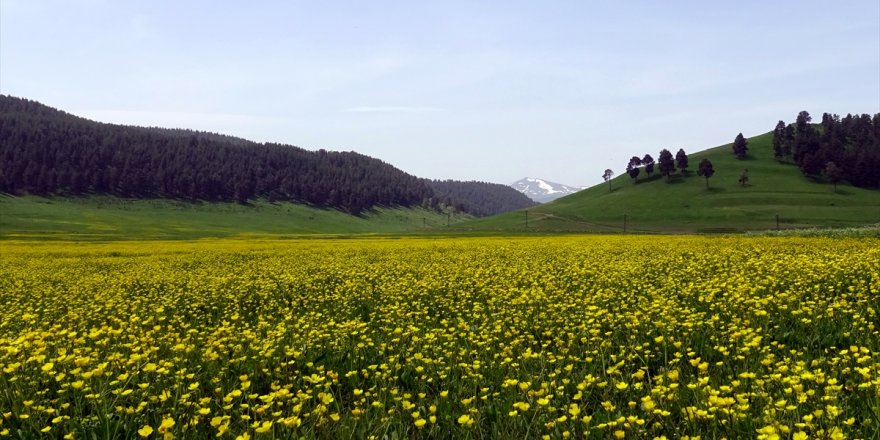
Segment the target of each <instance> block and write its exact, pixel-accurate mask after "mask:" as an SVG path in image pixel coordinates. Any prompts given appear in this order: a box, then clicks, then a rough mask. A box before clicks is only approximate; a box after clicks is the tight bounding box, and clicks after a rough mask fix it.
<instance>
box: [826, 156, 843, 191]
mask: <svg viewBox="0 0 880 440" xmlns="http://www.w3.org/2000/svg"><path fill="white" fill-rule="evenodd" d="M823 174H825V178H826V179H828V181H829V182H831V183H832V184H834V192H837V184H838V183H840V181H841V180H843V170H842V169H840V167H839V166H837V164H836V163H834V162H828V163H826V164H825V170H824V171H823Z"/></svg>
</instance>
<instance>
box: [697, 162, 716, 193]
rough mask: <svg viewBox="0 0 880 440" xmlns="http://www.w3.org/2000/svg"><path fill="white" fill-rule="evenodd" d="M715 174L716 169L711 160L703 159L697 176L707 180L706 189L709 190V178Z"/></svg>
mask: <svg viewBox="0 0 880 440" xmlns="http://www.w3.org/2000/svg"><path fill="white" fill-rule="evenodd" d="M713 174H715V169H714V168H712V162H711V161H709V159H703V160H701V161H700V166H699V168H698V169H697V175H698V176H703V177H705V178H706V189H709V178H710V177H712V175H713Z"/></svg>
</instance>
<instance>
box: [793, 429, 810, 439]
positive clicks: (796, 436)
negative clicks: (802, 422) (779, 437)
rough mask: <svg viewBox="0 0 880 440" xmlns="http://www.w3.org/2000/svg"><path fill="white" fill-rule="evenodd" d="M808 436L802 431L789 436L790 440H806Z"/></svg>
mask: <svg viewBox="0 0 880 440" xmlns="http://www.w3.org/2000/svg"><path fill="white" fill-rule="evenodd" d="M808 437H809V436H808V435H807V433H806V432H804V431H798V432H796V433H794V435H792V436H791V440H807V438H808Z"/></svg>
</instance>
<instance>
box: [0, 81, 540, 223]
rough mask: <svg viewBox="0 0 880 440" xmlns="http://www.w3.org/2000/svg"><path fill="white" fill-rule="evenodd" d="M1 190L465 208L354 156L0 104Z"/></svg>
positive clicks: (351, 207) (353, 208) (11, 101)
mask: <svg viewBox="0 0 880 440" xmlns="http://www.w3.org/2000/svg"><path fill="white" fill-rule="evenodd" d="M510 190H511V191H512V192H513V193H515V194H518V195H520V196H522V197H523V199H525V200H526V201H528V198H526V197H525V196H523V195H522V194H520V193H519V192H517V191H516V190H514V189H512V188H510ZM0 191H2V192H6V193H13V194H20V193H29V194H37V195H85V194H110V195H115V196H120V197H128V198H153V197H155V198H174V199H185V200H202V201H236V202H240V203H247V202H248V201H249V200H255V199H258V198H263V199H267V200H269V201H282V200H283V201H292V202H297V203H304V204H309V205H313V206H318V207H328V208H336V209H340V210H344V211H347V212H349V213H352V214H360V213H362V212H364V211H365V210H368V209H371V208H373V207H375V206H406V207H409V206H425V207H429V208H434V209H438V208H440V207H442V206H461V207H469V206H473V204H471V203H469V202H468V201H466V200H457V199H455V198H454V197H453V196H452V195H451V194H452V193H450V194H438V193H437V192H436V191H435V190H434V189H433V187H432V184H431V182H429V181H427V180H425V179H421V178H418V177H416V176H412V175H410V174H407V173H405V172H403V171H401V170H399V169H397V168H395V167H393V166H392V165H390V164H388V163H385V162H383V161H381V160H378V159H374V158H371V157H368V156H365V155H362V154H358V153H355V152H335V151H326V150H318V151H309V150H305V149H302V148H298V147H295V146H290V145H281V144H274V143H264V144H263V143H256V142H251V141H247V140H244V139H240V138H235V137H231V136H224V135H220V134H215V133H205V132H197V131H192V130H174V129H162V128H147V127H133V126H124V125H116V124H104V123H98V122H94V121H90V120H87V119H84V118H79V117H76V116H73V115H70V114H67V113H65V112H62V111H59V110H56V109H53V108H51V107H48V106H45V105H43V104H40V103H38V102H35V101H31V100H27V99H21V98H16V97H11V96H3V95H0ZM474 191H477V189H476V187H474ZM495 192H496V189H494V188H491V189H489V192H488V193H489V194H494V193H495ZM486 197H489V196H486ZM521 202H522V200H521ZM526 203H527V202H526ZM503 206H504V207H507V206H508V205H507V204H504V205H503ZM465 212H468V211H465Z"/></svg>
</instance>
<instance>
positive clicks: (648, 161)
mask: <svg viewBox="0 0 880 440" xmlns="http://www.w3.org/2000/svg"><path fill="white" fill-rule="evenodd" d="M642 165H644V166H645V173H647V174H648V177H651V174H652V173H653V172H654V158H653V157H651V155H650V154H646V155H645V157H643V158H642Z"/></svg>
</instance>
